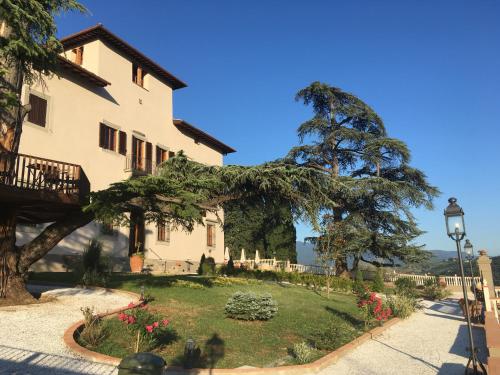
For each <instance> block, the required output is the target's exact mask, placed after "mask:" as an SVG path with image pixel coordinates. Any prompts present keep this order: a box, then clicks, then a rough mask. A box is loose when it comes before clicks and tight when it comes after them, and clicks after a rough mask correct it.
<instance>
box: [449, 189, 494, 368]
mask: <svg viewBox="0 0 500 375" xmlns="http://www.w3.org/2000/svg"><path fill="white" fill-rule="evenodd" d="M448 202H449V203H450V204H449V205H448V207H446V209H445V210H444V216H445V218H446V231H447V232H448V236H449V237H450V238H451V239H452V240H454V241H455V244H456V245H457V257H458V267H459V271H460V278H461V280H462V292H463V294H464V304H465V311H464V313H465V319H466V320H467V331H468V333H469V344H470V346H469V348H468V349H469V351H470V356H469V361H468V362H467V365H466V366H465V373H466V374H469V365H471V364H472V373H473V374H474V375H479V374H480V371H479V369H478V365H479V367H480V368H481V369H482V370H483V372H482V374H484V375H486V369H485V368H484V365H483V364H482V363H481V361H480V360H479V358H478V357H477V348H476V347H475V346H474V338H473V336H472V324H471V318H470V310H469V298H468V297H467V288H466V287H465V275H464V264H463V260H462V246H461V244H460V241H462V240H463V238H464V237H465V223H464V211H463V210H462V207H460V206H459V205H458V204H457V198H450V199H448ZM464 250H465V251H466V253H467V258H468V259H472V258H469V252H470V255H471V256H472V244H471V243H470V241H469V240H467V241H466V244H465V246H464ZM470 264H471V263H470V261H469V265H470ZM471 272H472V265H471ZM473 280H474V278H473ZM473 287H474V289H475V286H474V285H473ZM474 302H476V301H474Z"/></svg>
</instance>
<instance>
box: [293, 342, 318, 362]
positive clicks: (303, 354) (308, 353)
mask: <svg viewBox="0 0 500 375" xmlns="http://www.w3.org/2000/svg"><path fill="white" fill-rule="evenodd" d="M292 354H293V356H294V357H295V359H296V360H297V362H298V363H301V364H304V363H308V362H310V361H311V359H312V358H313V357H314V348H311V346H310V345H309V344H308V343H307V342H300V343H297V344H294V345H293V348H292Z"/></svg>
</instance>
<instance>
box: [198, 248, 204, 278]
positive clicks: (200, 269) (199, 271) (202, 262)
mask: <svg viewBox="0 0 500 375" xmlns="http://www.w3.org/2000/svg"><path fill="white" fill-rule="evenodd" d="M205 259H206V256H205V253H203V254H201V258H200V264H199V266H198V271H197V272H198V275H203V264H204V263H205Z"/></svg>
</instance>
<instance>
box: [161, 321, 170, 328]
mask: <svg viewBox="0 0 500 375" xmlns="http://www.w3.org/2000/svg"><path fill="white" fill-rule="evenodd" d="M161 322H162V323H163V325H164V326H165V327H166V326H168V323H170V321H169V320H168V319H163V320H162V321H161Z"/></svg>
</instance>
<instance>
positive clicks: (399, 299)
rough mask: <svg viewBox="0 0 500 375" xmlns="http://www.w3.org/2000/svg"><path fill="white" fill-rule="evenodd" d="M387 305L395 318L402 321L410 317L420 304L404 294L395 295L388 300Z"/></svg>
mask: <svg viewBox="0 0 500 375" xmlns="http://www.w3.org/2000/svg"><path fill="white" fill-rule="evenodd" d="M387 303H388V304H389V307H390V308H391V310H392V313H393V314H394V316H397V317H398V318H401V319H406V318H408V317H410V315H411V314H413V313H414V312H415V310H416V309H417V306H418V303H417V300H416V299H415V298H412V297H409V296H407V295H404V294H394V295H392V296H390V297H389V298H388V299H387Z"/></svg>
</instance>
